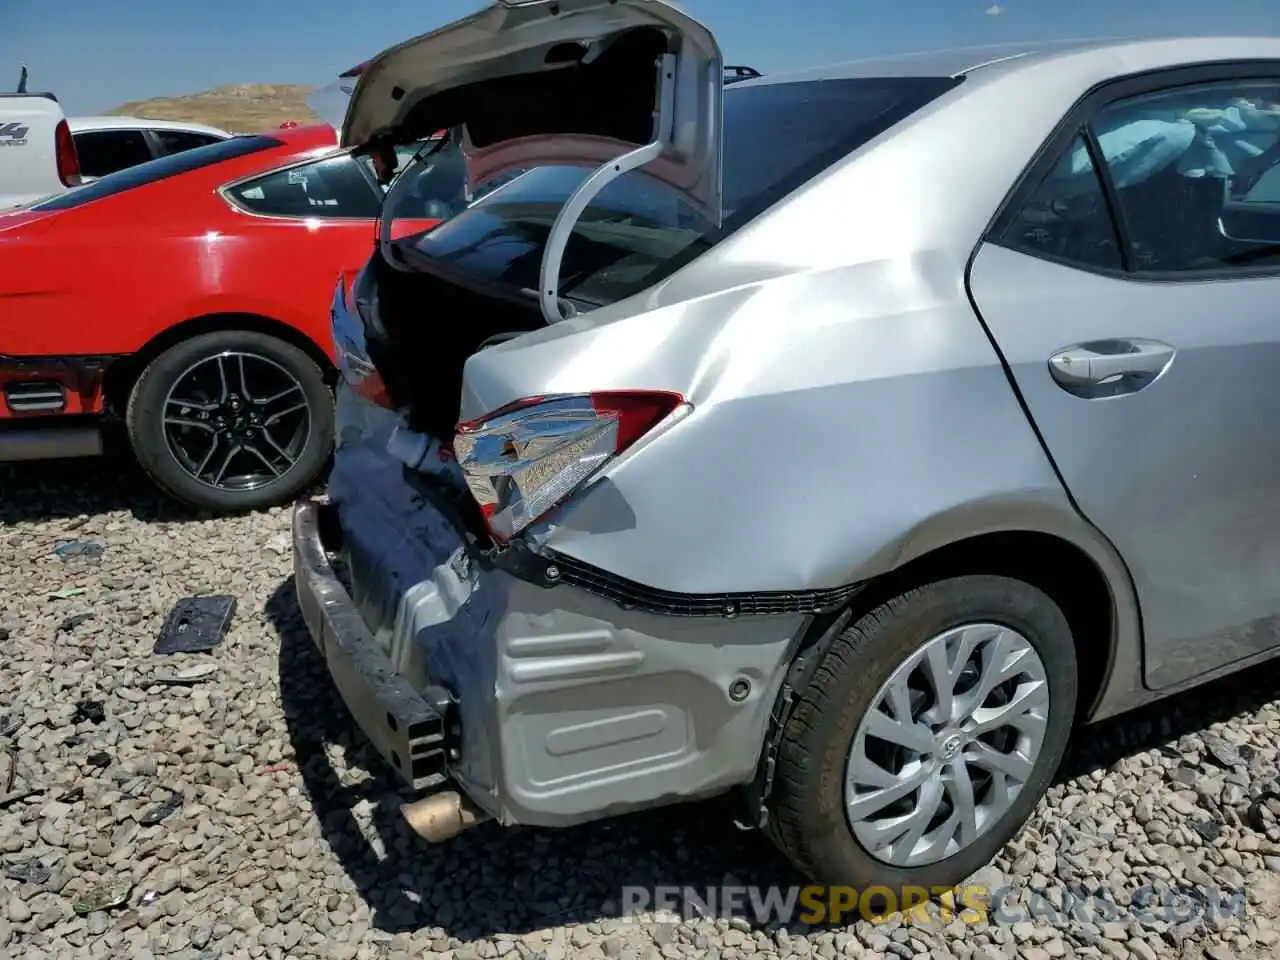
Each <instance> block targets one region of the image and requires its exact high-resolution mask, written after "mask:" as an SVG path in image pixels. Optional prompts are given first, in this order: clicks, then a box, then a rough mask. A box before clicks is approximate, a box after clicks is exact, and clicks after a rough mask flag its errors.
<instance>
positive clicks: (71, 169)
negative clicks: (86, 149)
mask: <svg viewBox="0 0 1280 960" xmlns="http://www.w3.org/2000/svg"><path fill="white" fill-rule="evenodd" d="M53 145H54V152H55V154H56V157H57V163H58V179H59V180H61V181H62V185H63V186H64V187H77V186H79V185H80V155H79V154H78V153H76V142H75V140H74V139H73V138H72V136H71V128H70V127H69V126H67V121H66V120H59V121H58V125H57V126H56V127H54V130H53Z"/></svg>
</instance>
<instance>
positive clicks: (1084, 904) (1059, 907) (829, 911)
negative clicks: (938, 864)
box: [621, 885, 1245, 926]
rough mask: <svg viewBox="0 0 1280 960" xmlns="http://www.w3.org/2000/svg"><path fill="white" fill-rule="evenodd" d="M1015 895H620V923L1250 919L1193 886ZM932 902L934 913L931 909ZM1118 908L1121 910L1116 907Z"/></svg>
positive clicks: (889, 891) (766, 890)
mask: <svg viewBox="0 0 1280 960" xmlns="http://www.w3.org/2000/svg"><path fill="white" fill-rule="evenodd" d="M1019 893H1020V891H1018V890H1016V889H1014V888H1011V887H1002V888H1000V889H996V890H990V889H988V888H987V887H985V886H980V885H969V886H961V887H955V888H952V887H937V888H934V889H932V890H931V889H929V888H927V887H911V886H907V887H901V888H890V887H884V886H873V887H867V888H865V889H862V890H857V889H855V888H853V887H825V886H818V885H811V886H806V887H758V886H719V887H688V886H686V887H679V886H670V887H666V886H662V887H623V888H622V897H621V904H622V915H623V916H624V917H637V916H640V915H646V914H667V915H671V916H674V917H677V918H679V919H680V920H695V919H697V918H699V917H715V918H725V919H731V918H733V917H741V918H744V919H747V920H750V921H752V922H755V923H758V924H761V925H764V924H769V923H793V922H796V921H799V922H801V923H806V924H809V925H812V926H817V925H822V924H828V923H829V924H840V923H853V922H854V921H856V920H868V921H870V922H872V923H878V922H883V921H884V920H885V919H886V918H888V917H890V916H892V915H893V914H895V913H898V912H901V913H903V914H907V915H911V919H912V920H913V922H916V923H936V924H940V925H946V924H948V923H951V922H952V921H953V920H956V919H959V920H961V921H963V922H965V923H970V924H978V923H983V922H989V923H998V924H1013V923H1019V922H1021V921H1024V920H1042V921H1046V922H1048V923H1051V924H1055V925H1058V926H1067V925H1070V924H1075V923H1093V924H1098V923H1110V922H1112V921H1116V920H1119V921H1128V920H1136V921H1139V922H1153V921H1163V922H1166V923H1173V924H1180V923H1187V922H1189V921H1193V920H1202V919H1203V920H1217V921H1226V920H1232V919H1242V918H1243V917H1244V915H1245V894H1244V891H1243V890H1241V891H1233V892H1230V893H1226V892H1223V891H1221V890H1218V889H1216V888H1203V887H1195V886H1191V885H1183V886H1177V887H1167V886H1161V887H1159V888H1157V887H1142V888H1139V889H1138V890H1136V891H1133V892H1132V893H1130V894H1127V895H1124V896H1121V897H1117V896H1114V895H1113V894H1112V892H1111V891H1109V890H1106V889H1101V890H1095V891H1091V892H1086V891H1083V890H1072V889H1069V888H1067V887H1061V888H1059V889H1057V890H1054V891H1045V892H1044V893H1034V892H1033V893H1032V894H1031V896H1030V898H1029V899H1027V900H1026V902H1021V901H1019V899H1018V896H1019ZM931 901H932V904H933V905H932V906H929V905H930V903H931ZM1117 901H1120V902H1117Z"/></svg>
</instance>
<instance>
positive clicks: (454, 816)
mask: <svg viewBox="0 0 1280 960" xmlns="http://www.w3.org/2000/svg"><path fill="white" fill-rule="evenodd" d="M400 815H401V816H402V817H404V820H405V823H407V824H409V826H410V827H411V828H412V830H413V832H414V833H416V834H417V835H418V836H420V837H422V839H424V840H426V841H427V843H443V842H444V841H445V840H452V839H453V838H454V837H456V836H457V835H458V834H460V833H461V832H462V831H463V830H467V829H470V828H471V827H474V826H475V825H476V824H478V823H484V821H486V820H488V819H489V814H487V813H485V812H484V811H483V810H481V809H480V808H479V807H477V806H476V805H475V804H474V803H472V802H471V801H470V800H468V799H467V798H466V797H464V796H463V795H462V794H461V793H458V792H457V791H456V790H445V791H443V792H442V793H433V794H432V795H431V796H429V797H423V798H422V799H421V800H415V801H414V802H413V803H405V804H401V805H400Z"/></svg>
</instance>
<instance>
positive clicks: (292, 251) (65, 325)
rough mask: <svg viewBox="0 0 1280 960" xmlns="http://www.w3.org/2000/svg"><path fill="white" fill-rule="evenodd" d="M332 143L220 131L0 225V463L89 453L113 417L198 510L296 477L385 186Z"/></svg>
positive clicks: (311, 445) (242, 503)
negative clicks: (342, 280)
mask: <svg viewBox="0 0 1280 960" xmlns="http://www.w3.org/2000/svg"><path fill="white" fill-rule="evenodd" d="M336 144H337V137H336V134H335V133H334V131H333V129H332V128H331V127H329V126H308V127H296V128H292V129H281V130H274V131H271V132H270V133H268V134H262V135H254V136H242V137H235V138H233V139H230V140H226V141H223V142H221V143H216V144H213V145H210V146H207V147H200V148H197V149H194V150H190V151H187V152H184V153H180V154H175V155H172V156H168V157H164V158H163V159H159V160H154V161H151V162H149V163H145V164H142V165H140V166H137V167H132V168H130V169H128V170H123V171H121V172H119V173H114V174H111V175H109V176H106V177H103V178H102V179H100V180H97V181H95V182H93V183H91V184H87V185H85V186H83V187H79V188H76V189H73V190H71V191H69V192H67V193H63V194H59V195H57V196H54V197H50V198H48V199H45V200H42V201H38V202H36V203H34V204H31V205H29V206H26V207H23V208H20V209H18V210H16V211H14V212H10V213H5V214H0V391H2V392H3V401H2V402H0V460H16V459H39V458H43V457H59V456H81V455H92V454H97V453H100V452H101V451H102V438H103V429H104V427H106V426H108V425H109V424H110V423H112V422H115V423H121V424H123V427H124V432H125V435H126V436H127V438H128V441H129V443H130V444H131V445H132V447H133V450H134V451H135V453H136V455H137V457H138V460H139V461H140V462H141V464H142V466H143V467H144V468H145V469H146V471H147V472H148V473H149V474H150V475H151V476H152V477H153V478H154V479H155V480H156V482H157V483H158V484H159V485H160V486H161V487H163V488H164V489H166V490H167V491H169V492H170V493H171V494H173V495H174V496H176V497H178V498H180V499H182V500H185V501H187V502H189V503H191V504H194V505H196V506H199V507H203V508H206V509H211V510H243V509H254V508H259V507H264V506H268V505H271V504H276V503H280V502H283V501H285V500H287V499H289V498H291V497H292V496H293V495H294V494H296V493H297V492H298V491H299V490H300V489H302V488H304V487H305V486H307V485H309V484H310V483H311V482H312V481H314V480H315V479H316V477H317V476H318V474H319V473H320V471H321V470H322V469H323V468H324V465H325V463H326V462H327V459H328V454H329V452H330V449H331V445H332V441H333V399H332V393H331V391H330V379H331V376H332V373H333V360H332V341H331V337H330V332H329V304H330V300H331V298H332V296H333V285H334V281H335V278H336V277H337V276H338V275H339V274H340V273H342V272H344V271H349V272H351V273H354V272H355V271H357V270H358V269H359V268H360V267H361V266H362V265H363V264H364V261H365V260H366V259H367V258H368V256H369V253H370V247H371V244H372V243H373V241H374V236H375V231H374V223H375V220H376V218H377V217H378V215H379V210H380V207H381V200H382V194H383V191H384V189H385V188H384V187H381V186H379V184H378V181H377V179H376V178H375V177H374V175H373V171H372V169H371V167H370V166H369V161H368V160H366V159H362V158H356V157H353V156H351V155H350V154H348V153H346V152H342V151H339V150H338V149H337V146H336ZM424 149H433V146H432V145H430V144H428V145H424ZM461 164H462V161H461V157H460V155H459V154H457V153H456V152H454V151H448V150H440V151H439V157H438V159H437V160H436V162H435V163H434V165H433V166H431V167H430V168H429V169H427V170H426V171H425V172H424V173H423V174H422V176H420V177H419V178H418V179H417V181H416V182H415V183H414V184H412V185H407V186H409V190H410V193H411V194H412V195H413V196H414V197H415V201H416V202H417V203H418V204H419V206H418V207H417V208H416V215H415V222H413V223H412V224H406V225H404V226H400V225H399V224H397V227H398V229H406V230H422V229H426V228H428V227H430V226H431V225H432V223H433V222H434V221H438V220H440V219H443V218H445V217H448V216H450V215H451V214H452V213H453V212H455V210H456V209H458V208H459V207H460V206H461V205H462V204H463V203H464V202H465V201H464V182H465V177H464V173H463V168H462V165H461Z"/></svg>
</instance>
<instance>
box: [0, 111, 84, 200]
mask: <svg viewBox="0 0 1280 960" xmlns="http://www.w3.org/2000/svg"><path fill="white" fill-rule="evenodd" d="M80 182H81V174H80V159H79V157H78V156H77V155H76V146H75V141H74V140H73V139H72V136H71V126H70V125H69V124H68V123H67V118H66V117H65V116H64V115H63V113H62V106H61V105H60V104H59V103H58V99H57V97H55V96H54V95H53V94H51V93H0V209H3V208H5V207H14V206H17V205H19V204H22V203H30V202H31V201H32V200H39V199H40V198H41V197H47V196H48V195H49V194H51V193H57V192H59V191H61V190H66V189H67V188H68V187H74V186H78V185H79V184H80Z"/></svg>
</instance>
